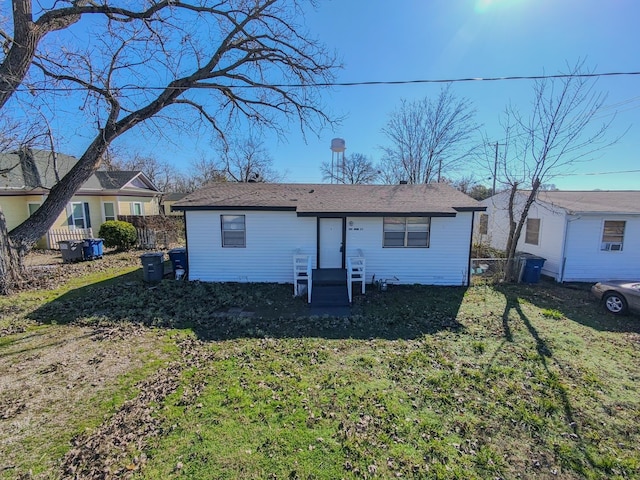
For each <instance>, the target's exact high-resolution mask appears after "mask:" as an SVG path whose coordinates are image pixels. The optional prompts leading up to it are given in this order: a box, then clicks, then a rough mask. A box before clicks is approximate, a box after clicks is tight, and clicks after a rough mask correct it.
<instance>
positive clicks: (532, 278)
mask: <svg viewBox="0 0 640 480" xmlns="http://www.w3.org/2000/svg"><path fill="white" fill-rule="evenodd" d="M524 261H525V264H524V270H523V272H522V282H524V283H538V282H539V281H540V274H541V273H542V267H543V266H544V262H546V261H547V259H546V258H542V257H538V256H536V255H531V254H526V255H524Z"/></svg>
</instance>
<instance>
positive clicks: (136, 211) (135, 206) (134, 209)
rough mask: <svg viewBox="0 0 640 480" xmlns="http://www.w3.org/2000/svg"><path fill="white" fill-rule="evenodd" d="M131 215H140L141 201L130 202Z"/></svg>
mask: <svg viewBox="0 0 640 480" xmlns="http://www.w3.org/2000/svg"><path fill="white" fill-rule="evenodd" d="M131 215H142V203H140V202H131Z"/></svg>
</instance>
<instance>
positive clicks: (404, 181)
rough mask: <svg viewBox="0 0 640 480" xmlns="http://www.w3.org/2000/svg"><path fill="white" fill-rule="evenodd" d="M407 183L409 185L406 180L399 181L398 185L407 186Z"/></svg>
mask: <svg viewBox="0 0 640 480" xmlns="http://www.w3.org/2000/svg"><path fill="white" fill-rule="evenodd" d="M408 183H409V182H407V181H406V180H400V185H406V184H408Z"/></svg>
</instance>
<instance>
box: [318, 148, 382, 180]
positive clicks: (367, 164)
mask: <svg viewBox="0 0 640 480" xmlns="http://www.w3.org/2000/svg"><path fill="white" fill-rule="evenodd" d="M320 171H321V172H322V179H323V180H325V181H330V182H332V183H333V182H335V183H349V184H367V183H375V182H376V181H377V180H378V178H379V177H380V171H378V169H377V168H375V167H374V165H373V163H372V162H371V160H369V159H368V158H367V156H366V155H363V154H362V153H352V154H351V155H349V156H348V157H345V159H344V162H342V163H340V164H339V165H337V168H336V166H334V168H332V167H331V164H330V163H329V162H323V163H322V165H321V166H320Z"/></svg>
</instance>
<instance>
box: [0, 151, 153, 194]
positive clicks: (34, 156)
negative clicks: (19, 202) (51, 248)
mask: <svg viewBox="0 0 640 480" xmlns="http://www.w3.org/2000/svg"><path fill="white" fill-rule="evenodd" d="M77 161H78V159H77V158H75V157H72V156H70V155H64V154H62V153H58V154H57V155H56V161H55V162H54V157H53V154H52V152H50V151H45V150H31V151H30V152H29V154H20V153H18V152H12V153H6V154H0V190H4V191H9V192H14V191H15V192H29V191H33V190H50V189H51V188H52V187H53V186H54V185H55V184H56V183H57V182H58V181H59V180H60V179H61V178H62V177H64V176H65V175H66V174H67V173H68V172H69V170H71V168H73V166H74V165H75V164H76V162H77ZM139 175H141V172H140V171H109V172H106V171H97V172H95V173H94V174H93V175H92V176H91V177H89V179H88V180H87V181H86V182H85V183H84V185H82V188H81V190H82V191H104V190H122V189H123V188H124V187H125V186H126V185H127V184H128V183H129V182H131V181H132V180H134V179H135V178H136V177H137V176H139ZM143 175H144V174H143ZM143 175H142V176H143ZM140 182H141V184H144V185H145V187H144V188H143V187H142V186H141V185H133V186H131V185H130V186H129V187H128V188H127V190H129V191H132V192H134V191H139V192H145V191H146V192H148V191H157V189H156V188H155V187H154V186H153V185H152V184H151V183H150V182H149V181H148V180H147V179H146V177H144V179H140Z"/></svg>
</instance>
